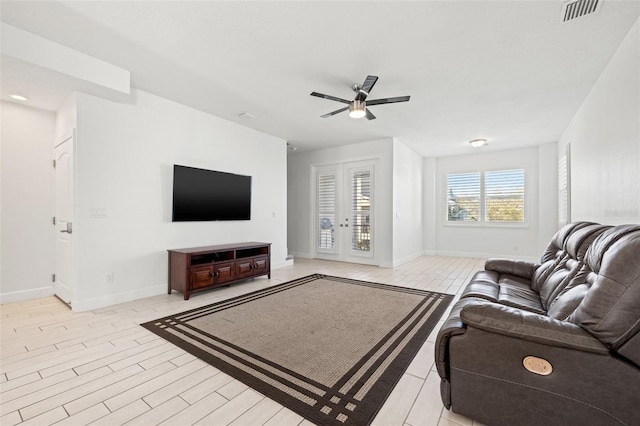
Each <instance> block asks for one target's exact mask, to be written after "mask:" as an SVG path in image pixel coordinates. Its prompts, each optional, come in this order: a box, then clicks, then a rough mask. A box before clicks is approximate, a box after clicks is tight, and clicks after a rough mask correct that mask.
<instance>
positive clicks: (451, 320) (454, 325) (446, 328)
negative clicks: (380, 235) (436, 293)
mask: <svg viewBox="0 0 640 426" xmlns="http://www.w3.org/2000/svg"><path fill="white" fill-rule="evenodd" d="M475 303H486V300H484V299H478V298H475V297H470V298H467V299H460V300H458V302H456V304H455V305H453V307H452V308H451V312H450V313H449V316H448V317H447V319H446V321H445V322H444V324H442V327H440V331H438V336H437V337H436V346H435V362H436V368H437V370H438V374H439V375H440V377H441V378H442V379H444V380H448V379H449V339H451V337H453V336H457V335H460V334H463V333H464V332H465V331H466V330H467V326H466V325H465V324H464V322H462V320H461V319H460V312H461V311H462V309H463V308H464V307H466V306H469V305H471V304H475Z"/></svg>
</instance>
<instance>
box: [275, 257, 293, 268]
mask: <svg viewBox="0 0 640 426" xmlns="http://www.w3.org/2000/svg"><path fill="white" fill-rule="evenodd" d="M285 266H293V259H287V260H283V261H281V262H272V263H271V269H280V268H284V267H285Z"/></svg>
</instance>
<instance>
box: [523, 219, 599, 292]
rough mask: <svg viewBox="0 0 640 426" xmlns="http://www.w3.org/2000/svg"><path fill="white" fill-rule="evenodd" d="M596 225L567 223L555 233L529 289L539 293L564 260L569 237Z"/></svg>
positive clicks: (591, 223)
mask: <svg viewBox="0 0 640 426" xmlns="http://www.w3.org/2000/svg"><path fill="white" fill-rule="evenodd" d="M590 225H597V224H596V223H593V222H573V223H568V224H566V225H565V226H563V227H562V228H560V229H559V230H558V232H556V233H555V235H554V236H553V237H552V238H551V241H550V242H549V245H548V246H547V248H546V250H545V251H544V253H543V254H542V257H541V258H540V266H539V267H538V268H537V269H536V271H535V273H534V275H533V279H532V281H531V288H533V289H534V290H535V291H537V292H540V290H541V288H542V285H543V284H544V282H545V281H546V280H547V278H548V277H549V275H550V274H551V273H552V272H553V271H554V269H555V268H556V266H558V264H559V263H560V262H561V261H562V260H563V259H564V258H566V254H567V252H566V245H567V240H568V239H569V237H570V236H571V235H572V234H573V233H574V232H576V231H578V230H579V229H582V228H584V227H586V226H590Z"/></svg>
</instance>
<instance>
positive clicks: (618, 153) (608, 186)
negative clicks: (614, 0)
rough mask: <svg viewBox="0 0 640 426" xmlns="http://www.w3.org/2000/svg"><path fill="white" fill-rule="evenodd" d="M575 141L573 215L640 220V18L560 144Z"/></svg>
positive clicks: (617, 220) (575, 217)
mask: <svg viewBox="0 0 640 426" xmlns="http://www.w3.org/2000/svg"><path fill="white" fill-rule="evenodd" d="M568 143H570V144H571V220H574V221H575V220H590V221H594V222H600V223H604V224H610V225H617V224H623V223H640V178H639V176H640V20H638V21H636V23H635V24H634V26H633V27H632V28H631V31H630V32H629V34H628V35H627V37H626V38H625V40H624V41H623V42H622V44H621V45H620V47H619V48H618V50H617V51H616V53H615V54H614V55H613V57H612V58H611V61H610V62H609V64H608V65H607V67H606V68H605V70H604V71H603V73H602V74H601V75H600V77H599V79H598V81H597V82H596V84H595V85H594V86H593V88H592V89H591V92H590V93H589V95H588V96H587V98H586V99H585V101H584V103H583V104H582V106H581V107H580V109H579V110H578V112H577V113H576V115H575V116H574V117H573V120H572V121H571V123H570V124H569V126H568V127H567V129H566V130H565V131H564V133H563V135H562V137H561V138H560V143H559V147H558V150H559V152H564V151H565V149H566V145H567V144H568Z"/></svg>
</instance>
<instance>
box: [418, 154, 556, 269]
mask: <svg viewBox="0 0 640 426" xmlns="http://www.w3.org/2000/svg"><path fill="white" fill-rule="evenodd" d="M556 151H557V148H556V144H551V147H548V146H545V145H540V146H537V147H531V148H524V149H516V150H507V151H498V152H485V153H482V152H478V153H476V154H473V155H464V156H454V157H444V158H438V159H437V160H436V176H435V182H436V183H435V200H433V205H435V233H436V235H435V240H436V250H437V253H438V254H440V255H447V256H470V257H510V258H520V259H529V260H538V259H539V258H540V255H541V254H542V250H543V249H544V247H545V246H546V244H547V243H548V242H549V240H550V238H551V237H552V236H553V233H554V232H555V231H556V229H557V222H558V220H557V171H556V169H557V155H556ZM513 168H523V169H525V187H526V189H525V190H526V193H527V195H526V199H525V205H526V207H525V209H526V210H525V216H526V218H527V219H526V224H525V225H524V226H519V225H518V226H509V225H503V226H500V225H478V224H458V223H456V224H451V223H447V221H446V198H447V196H446V184H447V182H446V176H447V174H449V173H463V172H472V171H486V170H500V169H513ZM541 176H544V179H541ZM541 184H542V185H543V187H541ZM541 212H543V214H541ZM541 221H543V222H544V224H542V225H541ZM426 237H429V235H427V236H426Z"/></svg>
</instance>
